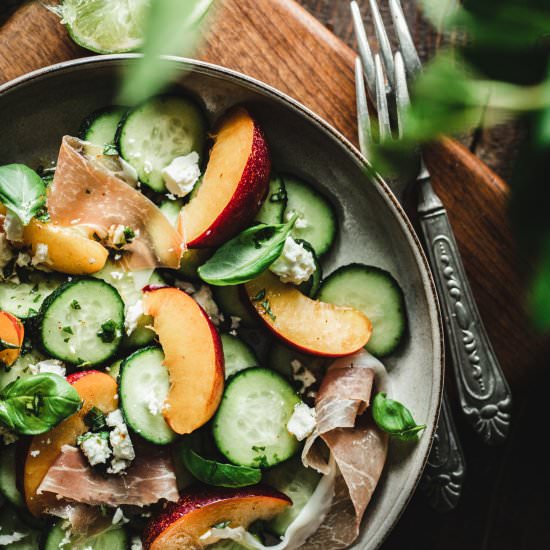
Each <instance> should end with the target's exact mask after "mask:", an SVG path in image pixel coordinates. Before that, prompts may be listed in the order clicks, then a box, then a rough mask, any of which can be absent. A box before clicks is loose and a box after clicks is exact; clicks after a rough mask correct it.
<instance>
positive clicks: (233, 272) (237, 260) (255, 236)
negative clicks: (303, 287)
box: [198, 216, 297, 286]
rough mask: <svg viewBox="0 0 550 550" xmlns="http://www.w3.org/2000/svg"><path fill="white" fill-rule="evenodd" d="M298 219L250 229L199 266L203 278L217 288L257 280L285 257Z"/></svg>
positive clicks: (227, 243) (295, 217) (228, 242)
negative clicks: (284, 252)
mask: <svg viewBox="0 0 550 550" xmlns="http://www.w3.org/2000/svg"><path fill="white" fill-rule="evenodd" d="M296 219H297V216H294V217H293V218H292V219H291V220H290V221H289V222H288V223H279V224H273V225H265V224H260V225H255V226H254V227H250V228H249V229H246V230H245V231H243V232H242V233H240V234H239V235H237V236H236V237H235V238H233V239H231V240H230V241H227V242H226V243H225V244H224V245H223V246H221V247H220V248H218V250H217V251H216V252H215V253H214V255H213V256H212V257H211V258H210V259H209V260H208V261H207V262H206V263H205V264H203V265H202V266H201V267H199V270H198V272H199V276H200V278H201V279H202V280H203V281H205V282H207V283H209V284H211V285H215V286H227V285H239V284H242V283H246V282H248V281H251V280H252V279H255V278H256V277H257V276H258V275H260V273H262V272H264V271H265V270H266V269H267V268H268V267H269V266H270V265H271V264H272V263H273V262H274V261H275V260H276V259H277V258H278V257H279V256H280V255H281V253H282V252H283V247H284V246H285V241H286V239H287V237H288V236H289V234H290V232H291V231H292V228H293V227H294V224H295V223H296Z"/></svg>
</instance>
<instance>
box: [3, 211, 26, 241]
mask: <svg viewBox="0 0 550 550" xmlns="http://www.w3.org/2000/svg"><path fill="white" fill-rule="evenodd" d="M4 233H5V234H6V237H7V239H8V241H14V242H18V243H20V242H23V224H22V223H21V220H20V219H19V217H18V216H17V214H14V213H13V212H12V211H11V210H10V209H9V208H8V210H7V212H6V217H5V218H4Z"/></svg>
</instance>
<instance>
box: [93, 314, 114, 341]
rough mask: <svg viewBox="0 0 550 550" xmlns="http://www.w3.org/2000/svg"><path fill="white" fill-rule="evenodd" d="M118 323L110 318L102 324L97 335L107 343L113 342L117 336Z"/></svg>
mask: <svg viewBox="0 0 550 550" xmlns="http://www.w3.org/2000/svg"><path fill="white" fill-rule="evenodd" d="M117 332H118V329H117V324H116V323H115V322H114V321H113V320H112V319H109V320H108V321H106V322H105V323H103V324H102V325H101V330H100V331H99V332H98V333H97V336H98V337H99V338H101V340H102V341H103V342H105V343H111V342H112V341H113V340H114V339H115V338H116V336H117Z"/></svg>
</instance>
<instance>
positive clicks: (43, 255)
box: [31, 243, 50, 265]
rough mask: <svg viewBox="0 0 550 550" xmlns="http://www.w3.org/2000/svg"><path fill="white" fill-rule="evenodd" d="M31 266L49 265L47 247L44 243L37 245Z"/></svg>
mask: <svg viewBox="0 0 550 550" xmlns="http://www.w3.org/2000/svg"><path fill="white" fill-rule="evenodd" d="M31 263H32V265H39V264H49V263H50V257H49V255H48V245H47V244H44V243H37V245H36V250H35V252H34V256H33V257H32V260H31Z"/></svg>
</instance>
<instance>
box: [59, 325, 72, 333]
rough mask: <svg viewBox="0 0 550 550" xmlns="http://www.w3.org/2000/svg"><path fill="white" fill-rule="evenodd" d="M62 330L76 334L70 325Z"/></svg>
mask: <svg viewBox="0 0 550 550" xmlns="http://www.w3.org/2000/svg"><path fill="white" fill-rule="evenodd" d="M62 330H63V332H66V333H67V334H74V332H73V329H72V327H70V326H66V327H63V329H62Z"/></svg>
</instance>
